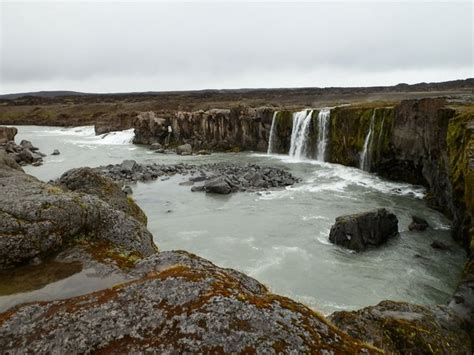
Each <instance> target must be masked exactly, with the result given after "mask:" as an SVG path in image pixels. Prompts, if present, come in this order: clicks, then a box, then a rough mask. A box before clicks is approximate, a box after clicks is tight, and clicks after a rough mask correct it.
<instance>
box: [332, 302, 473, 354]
mask: <svg viewBox="0 0 474 355" xmlns="http://www.w3.org/2000/svg"><path fill="white" fill-rule="evenodd" d="M329 319H330V320H331V321H332V322H333V323H334V324H335V325H336V326H338V327H339V328H340V329H342V330H343V331H345V332H347V333H348V334H349V335H351V336H353V337H354V338H357V339H360V340H361V341H364V342H367V343H369V344H373V345H374V346H377V347H379V348H381V349H383V350H385V351H387V352H388V353H390V354H433V353H436V354H438V353H439V354H471V351H472V343H471V339H470V337H469V333H468V332H467V331H466V330H467V328H466V324H465V323H464V321H463V320H462V319H461V318H459V317H458V316H457V315H456V314H455V313H454V312H452V310H450V309H449V308H448V307H446V306H418V305H414V304H410V303H405V302H393V301H383V302H381V303H379V304H378V305H376V306H371V307H366V308H363V309H361V310H358V311H353V312H346V311H343V312H335V313H333V314H332V315H331V316H330V317H329Z"/></svg>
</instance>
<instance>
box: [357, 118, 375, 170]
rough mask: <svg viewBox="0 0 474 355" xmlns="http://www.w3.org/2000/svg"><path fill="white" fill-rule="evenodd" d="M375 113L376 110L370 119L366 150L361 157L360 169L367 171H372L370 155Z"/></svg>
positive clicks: (365, 143) (364, 149) (365, 142)
mask: <svg viewBox="0 0 474 355" xmlns="http://www.w3.org/2000/svg"><path fill="white" fill-rule="evenodd" d="M375 111H376V110H375V109H374V112H373V113H372V117H371V118H370V126H369V132H367V136H365V141H364V148H363V150H362V153H361V155H360V162H359V168H360V169H362V170H365V171H369V170H370V153H371V151H372V141H373V138H372V136H373V131H374V126H375Z"/></svg>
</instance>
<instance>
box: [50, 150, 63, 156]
mask: <svg viewBox="0 0 474 355" xmlns="http://www.w3.org/2000/svg"><path fill="white" fill-rule="evenodd" d="M59 154H61V152H60V151H59V150H58V149H55V150H53V152H52V153H51V155H59Z"/></svg>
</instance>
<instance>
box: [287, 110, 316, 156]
mask: <svg viewBox="0 0 474 355" xmlns="http://www.w3.org/2000/svg"><path fill="white" fill-rule="evenodd" d="M312 114H313V110H304V111H299V112H295V113H294V114H293V130H292V131H291V144H290V152H289V155H290V157H292V158H296V159H298V160H300V159H304V158H307V153H308V140H309V133H310V132H309V128H310V124H311V116H312Z"/></svg>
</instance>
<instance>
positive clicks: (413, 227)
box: [408, 216, 430, 232]
mask: <svg viewBox="0 0 474 355" xmlns="http://www.w3.org/2000/svg"><path fill="white" fill-rule="evenodd" d="M411 218H412V222H411V223H410V225H409V226H408V229H409V230H410V231H419V232H422V231H424V230H426V228H428V227H429V226H430V225H429V224H428V222H427V221H426V219H424V218H421V217H418V216H412V217H411Z"/></svg>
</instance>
